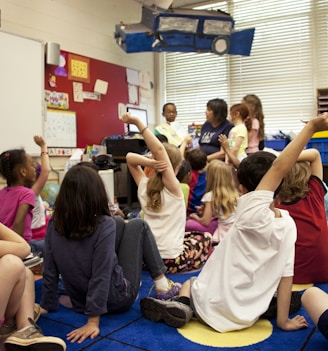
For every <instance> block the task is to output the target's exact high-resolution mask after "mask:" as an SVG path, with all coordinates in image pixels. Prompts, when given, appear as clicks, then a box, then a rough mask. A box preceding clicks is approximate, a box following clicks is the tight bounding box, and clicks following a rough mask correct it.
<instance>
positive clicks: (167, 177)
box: [121, 113, 182, 196]
mask: <svg viewBox="0 0 328 351" xmlns="http://www.w3.org/2000/svg"><path fill="white" fill-rule="evenodd" d="M121 119H122V121H123V122H124V123H128V124H134V125H136V127H137V128H138V129H139V131H140V132H141V134H142V136H143V138H144V140H145V142H146V144H147V146H148V149H149V150H150V152H151V154H152V157H153V159H148V160H144V159H145V157H144V156H140V155H137V154H134V153H129V154H128V155H127V162H128V167H129V170H130V172H131V174H132V176H133V178H134V180H135V182H136V183H137V184H139V182H140V179H141V177H142V173H141V166H145V165H147V166H149V167H153V168H155V169H156V170H157V171H158V172H161V173H162V177H163V178H162V179H163V183H164V186H165V187H166V188H167V189H168V190H169V191H170V192H172V193H173V194H175V195H177V196H180V195H181V192H182V191H181V187H180V183H179V181H178V180H177V178H176V176H175V173H174V170H173V167H172V165H171V162H170V159H169V156H168V155H167V152H166V150H165V147H164V146H163V144H162V143H161V142H160V141H159V140H158V139H157V138H156V136H155V135H154V134H153V133H152V132H151V131H150V130H149V129H148V127H147V126H145V125H144V123H143V122H142V121H141V120H140V119H139V118H138V117H134V116H131V115H130V114H128V113H127V114H124V115H123V116H122V117H121Z"/></svg>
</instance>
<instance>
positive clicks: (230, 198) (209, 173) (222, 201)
mask: <svg viewBox="0 0 328 351" xmlns="http://www.w3.org/2000/svg"><path fill="white" fill-rule="evenodd" d="M206 182H207V184H206V192H210V191H212V202H213V205H212V206H213V212H214V211H215V210H217V209H218V208H219V207H220V206H221V209H222V213H223V217H224V218H227V217H229V216H230V215H231V214H232V213H234V212H236V205H237V200H238V198H239V193H238V190H237V188H236V186H235V182H234V178H233V175H232V168H231V167H230V166H229V165H227V164H226V163H224V162H223V161H220V160H212V161H211V162H210V163H209V164H208V166H207V169H206Z"/></svg>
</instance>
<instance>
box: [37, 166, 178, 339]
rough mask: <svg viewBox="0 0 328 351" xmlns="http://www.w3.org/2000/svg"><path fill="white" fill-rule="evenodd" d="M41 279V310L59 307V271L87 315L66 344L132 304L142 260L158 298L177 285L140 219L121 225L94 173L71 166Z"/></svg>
mask: <svg viewBox="0 0 328 351" xmlns="http://www.w3.org/2000/svg"><path fill="white" fill-rule="evenodd" d="M44 253H45V254H44V270H43V281H42V297H41V303H40V305H41V307H42V313H47V312H48V311H54V310H56V309H57V308H58V294H57V288H58V279H59V276H60V275H61V277H62V281H63V285H64V287H65V289H66V292H67V295H66V296H68V297H69V298H68V299H66V302H65V305H66V306H70V305H72V307H73V309H74V310H75V311H76V312H79V313H84V314H86V315H87V317H88V320H87V322H86V324H85V325H83V326H81V327H80V328H77V329H75V330H73V331H71V332H69V333H68V334H67V335H68V337H67V339H68V340H69V341H71V342H76V341H77V342H83V341H84V340H85V339H86V338H88V337H90V338H91V339H94V338H95V337H96V336H97V335H99V333H100V329H99V322H100V316H101V315H103V314H109V313H122V312H124V311H127V310H128V309H130V308H131V306H132V305H133V303H134V302H135V300H136V298H137V296H138V291H139V287H140V280H141V272H142V263H143V262H144V263H145V265H146V266H147V268H148V270H149V273H150V275H151V278H152V279H153V281H154V286H155V296H157V298H163V299H164V298H166V299H169V298H172V297H174V296H175V295H177V294H178V293H179V289H180V284H178V283H177V284H175V283H173V282H172V281H170V280H168V279H167V278H166V276H165V274H164V273H165V272H166V267H165V266H164V264H163V261H162V259H161V257H160V255H159V252H158V249H157V246H156V243H155V240H154V236H153V234H152V232H151V230H150V228H149V226H148V225H147V223H146V222H145V221H143V220H141V219H133V220H131V221H129V223H128V224H127V225H125V222H124V220H123V219H122V218H121V217H118V216H117V217H115V219H114V218H113V217H112V216H111V215H110V211H109V207H108V197H107V193H106V189H105V186H104V183H103V181H102V179H101V177H100V176H99V174H98V173H97V172H96V171H95V170H94V169H91V168H90V167H86V166H81V165H75V166H73V167H72V168H71V169H70V170H69V171H68V172H67V173H66V175H65V177H64V180H63V182H62V184H61V187H60V190H59V193H58V196H57V198H56V206H55V210H54V213H53V215H52V218H51V220H50V221H49V224H48V227H47V235H46V238H45V247H44Z"/></svg>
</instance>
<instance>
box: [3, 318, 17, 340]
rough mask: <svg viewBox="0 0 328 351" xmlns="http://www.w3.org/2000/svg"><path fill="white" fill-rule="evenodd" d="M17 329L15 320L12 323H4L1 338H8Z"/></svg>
mask: <svg viewBox="0 0 328 351" xmlns="http://www.w3.org/2000/svg"><path fill="white" fill-rule="evenodd" d="M15 331H16V323H15V322H14V323H13V324H12V325H6V324H2V326H1V327H0V340H1V339H2V340H4V339H6V338H7V337H8V336H9V335H11V334H12V333H14V332H15Z"/></svg>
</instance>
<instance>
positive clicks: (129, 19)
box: [0, 0, 158, 186]
mask: <svg viewBox="0 0 328 351" xmlns="http://www.w3.org/2000/svg"><path fill="white" fill-rule="evenodd" d="M0 11H1V18H0V29H1V30H3V31H6V32H9V33H13V34H17V35H21V36H25V37H29V38H33V39H38V40H42V41H43V42H55V43H58V44H60V48H61V49H62V50H65V51H69V52H73V53H76V54H79V55H83V56H87V57H91V58H94V59H97V60H101V61H105V62H109V63H113V64H117V65H121V66H125V67H129V68H132V69H136V70H145V71H148V72H149V73H150V77H151V80H152V81H154V54H153V53H138V54H126V53H125V52H124V51H123V50H122V49H121V48H120V47H119V46H118V45H117V44H116V42H115V40H114V31H115V24H118V23H120V21H124V22H125V23H138V22H140V20H141V4H140V3H138V2H137V1H134V0H91V1H90V0H1V1H0ZM0 50H4V48H1V49H0ZM22 64H24V57H22ZM26 69H28V67H26ZM22 79H24V77H22ZM155 87H156V84H155ZM147 109H148V111H149V119H150V123H151V124H155V120H154V118H155V114H154V111H157V110H158V108H155V98H154V96H153V97H152V98H151V99H150V101H149V104H148V106H147ZM2 122H4V121H2ZM66 160H67V158H52V160H51V164H52V165H53V167H54V168H55V169H60V168H64V164H65V162H66ZM50 178H51V179H53V180H54V179H55V178H56V174H52V175H51V177H50ZM1 183H2V182H1V181H0V186H1V185H3V184H1Z"/></svg>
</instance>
